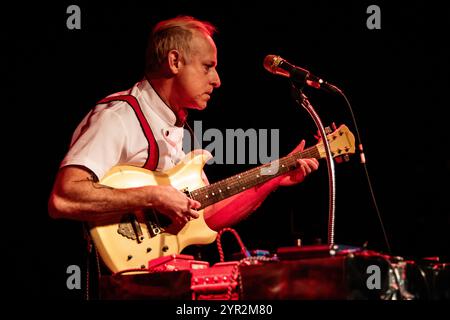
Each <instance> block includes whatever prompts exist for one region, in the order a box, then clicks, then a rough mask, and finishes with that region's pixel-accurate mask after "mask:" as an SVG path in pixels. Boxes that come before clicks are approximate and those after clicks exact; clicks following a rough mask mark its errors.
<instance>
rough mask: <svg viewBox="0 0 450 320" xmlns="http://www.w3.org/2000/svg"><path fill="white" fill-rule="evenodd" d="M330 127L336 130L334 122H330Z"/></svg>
mask: <svg viewBox="0 0 450 320" xmlns="http://www.w3.org/2000/svg"><path fill="white" fill-rule="evenodd" d="M331 128H332V129H333V131H336V129H337V127H336V123H334V122H332V123H331Z"/></svg>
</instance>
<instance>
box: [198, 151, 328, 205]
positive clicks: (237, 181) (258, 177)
mask: <svg viewBox="0 0 450 320" xmlns="http://www.w3.org/2000/svg"><path fill="white" fill-rule="evenodd" d="M302 158H316V159H319V158H321V156H320V153H319V149H318V148H317V146H313V147H310V148H308V149H305V150H303V151H300V152H296V153H293V154H291V155H288V156H286V157H283V158H281V159H278V160H275V161H272V162H270V163H267V164H264V165H262V166H259V167H256V168H253V169H250V170H247V171H244V172H242V173H239V174H236V175H234V176H231V177H229V178H226V179H224V180H221V181H218V182H215V183H213V184H210V185H207V186H204V187H202V188H199V189H196V190H193V191H191V192H190V196H191V198H192V199H194V200H197V201H199V202H200V203H201V208H200V209H203V208H206V207H208V206H210V205H212V204H214V203H216V202H219V201H221V200H224V199H226V198H229V197H231V196H233V195H235V194H238V193H241V192H243V191H245V190H247V189H249V188H252V187H254V186H257V185H259V184H261V183H264V182H266V181H269V180H271V179H273V178H275V177H278V176H280V175H282V174H284V173H286V172H289V171H292V170H294V169H295V168H297V159H302Z"/></svg>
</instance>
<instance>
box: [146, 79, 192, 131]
mask: <svg viewBox="0 0 450 320" xmlns="http://www.w3.org/2000/svg"><path fill="white" fill-rule="evenodd" d="M146 78H147V80H148V82H150V84H151V86H152V87H153V89H154V90H155V91H156V93H157V94H158V95H159V97H160V98H161V100H162V101H164V103H165V104H166V105H167V107H168V108H169V109H171V110H172V111H173V113H174V114H175V117H176V119H177V120H176V123H175V125H176V126H178V127H181V126H183V125H184V122H185V121H186V118H187V110H186V109H185V108H182V107H179V106H178V104H177V103H176V101H175V99H176V95H174V91H173V86H172V84H173V82H172V81H171V79H167V78H163V77H161V78H157V77H150V76H146Z"/></svg>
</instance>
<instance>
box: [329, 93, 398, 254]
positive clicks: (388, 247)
mask: <svg viewBox="0 0 450 320" xmlns="http://www.w3.org/2000/svg"><path fill="white" fill-rule="evenodd" d="M330 86H332V87H333V88H334V89H335V91H336V92H338V93H339V94H340V95H342V97H344V100H345V102H346V104H347V107H348V109H349V111H350V114H351V117H352V121H353V125H354V127H355V131H356V137H357V141H358V149H359V152H360V154H359V155H360V159H361V164H362V165H363V168H364V173H365V176H366V179H367V184H368V186H369V191H370V196H371V197H372V202H373V205H374V206H375V211H376V213H377V216H378V220H379V221H380V225H381V230H382V231H383V236H384V241H385V242H386V246H387V249H388V253H389V255H392V250H391V246H390V244H389V239H388V237H387V234H386V230H385V228H384V224H383V220H382V218H381V214H380V210H379V209H378V204H377V200H376V198H375V193H374V191H373V188H372V183H371V181H370V176H369V172H368V170H367V165H366V157H365V155H364V149H363V144H362V140H361V136H360V134H359V130H358V125H357V124H356V118H355V115H354V113H353V109H352V106H351V104H350V101H349V100H348V99H347V96H346V95H345V94H344V92H342V91H341V90H340V89H339V88H337V87H335V86H333V85H330Z"/></svg>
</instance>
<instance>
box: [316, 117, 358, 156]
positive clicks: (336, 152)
mask: <svg viewBox="0 0 450 320" xmlns="http://www.w3.org/2000/svg"><path fill="white" fill-rule="evenodd" d="M327 139H328V142H329V144H330V150H331V154H332V156H333V158H336V160H338V159H339V158H341V157H344V159H345V158H346V157H348V155H349V154H353V153H355V136H354V135H353V133H351V131H350V130H349V129H348V127H347V126H346V125H345V124H343V125H340V126H339V128H337V129H335V130H334V131H333V132H332V133H330V134H328V135H327ZM316 147H317V149H318V151H319V154H320V157H321V158H326V152H325V147H324V145H323V142H322V141H319V143H318V144H317V145H316Z"/></svg>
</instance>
